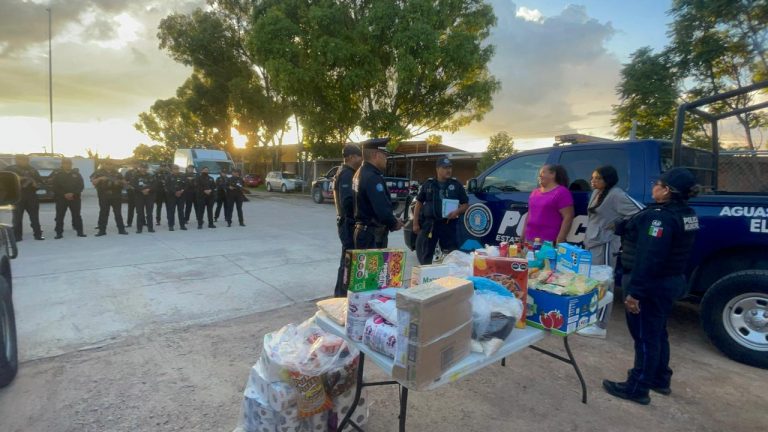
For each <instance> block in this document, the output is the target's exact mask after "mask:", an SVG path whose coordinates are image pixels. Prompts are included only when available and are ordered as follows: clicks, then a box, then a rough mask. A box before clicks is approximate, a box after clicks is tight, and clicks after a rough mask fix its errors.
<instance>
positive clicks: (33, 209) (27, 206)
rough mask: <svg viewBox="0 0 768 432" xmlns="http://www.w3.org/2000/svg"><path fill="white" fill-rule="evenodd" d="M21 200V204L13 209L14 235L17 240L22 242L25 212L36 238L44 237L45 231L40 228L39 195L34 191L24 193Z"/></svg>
mask: <svg viewBox="0 0 768 432" xmlns="http://www.w3.org/2000/svg"><path fill="white" fill-rule="evenodd" d="M19 198H20V199H19V202H18V203H17V204H16V206H15V207H14V208H13V235H14V236H15V237H16V240H21V234H22V229H21V225H22V224H23V223H24V212H27V214H28V215H29V225H30V226H31V227H32V232H33V233H34V235H35V237H39V236H41V235H43V230H42V229H41V228H40V201H38V199H37V194H36V193H35V192H34V191H31V192H29V191H22V192H21V196H20V197H19Z"/></svg>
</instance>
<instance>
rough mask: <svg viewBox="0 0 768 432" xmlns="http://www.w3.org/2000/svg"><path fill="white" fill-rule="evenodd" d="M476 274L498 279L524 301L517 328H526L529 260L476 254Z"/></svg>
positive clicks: (494, 279)
mask: <svg viewBox="0 0 768 432" xmlns="http://www.w3.org/2000/svg"><path fill="white" fill-rule="evenodd" d="M473 266H474V269H473V272H474V275H475V276H482V277H485V278H488V279H491V280H493V281H496V282H498V283H500V284H502V285H504V286H505V287H507V289H508V290H509V291H510V292H511V293H512V294H514V295H515V297H517V298H518V299H520V301H521V302H523V316H522V317H521V318H520V321H518V322H517V326H516V327H517V328H525V316H526V310H525V309H526V304H527V303H526V302H527V296H528V260H526V259H525V258H510V257H490V256H485V255H475V259H474V264H473Z"/></svg>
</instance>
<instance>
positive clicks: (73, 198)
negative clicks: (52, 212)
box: [51, 158, 87, 239]
mask: <svg viewBox="0 0 768 432" xmlns="http://www.w3.org/2000/svg"><path fill="white" fill-rule="evenodd" d="M51 184H52V185H53V197H54V201H55V202H56V237H54V238H55V239H60V238H62V237H63V233H64V216H65V215H66V214H67V209H69V212H70V215H71V217H72V226H73V227H74V228H75V231H77V236H78V237H87V236H86V235H85V233H84V232H83V218H82V216H81V215H80V207H81V201H80V194H81V193H82V192H83V187H84V185H83V176H81V175H80V171H78V170H77V169H72V160H71V159H68V158H65V159H62V161H61V169H59V170H56V171H54V172H53V174H51Z"/></svg>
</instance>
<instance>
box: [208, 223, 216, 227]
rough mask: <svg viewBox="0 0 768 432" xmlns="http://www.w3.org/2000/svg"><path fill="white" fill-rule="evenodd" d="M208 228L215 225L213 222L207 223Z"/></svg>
mask: <svg viewBox="0 0 768 432" xmlns="http://www.w3.org/2000/svg"><path fill="white" fill-rule="evenodd" d="M208 228H216V225H214V224H213V222H211V223H209V224H208Z"/></svg>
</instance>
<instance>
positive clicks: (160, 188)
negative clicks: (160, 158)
mask: <svg viewBox="0 0 768 432" xmlns="http://www.w3.org/2000/svg"><path fill="white" fill-rule="evenodd" d="M170 172H171V170H170V169H168V165H166V164H160V167H159V168H158V169H157V171H156V172H155V185H157V190H156V191H155V225H160V221H161V216H162V214H163V204H165V203H166V198H167V196H166V194H165V180H166V178H167V177H168V174H169V173H170ZM165 210H166V214H167V211H168V206H166V208H165ZM171 211H173V210H171Z"/></svg>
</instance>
